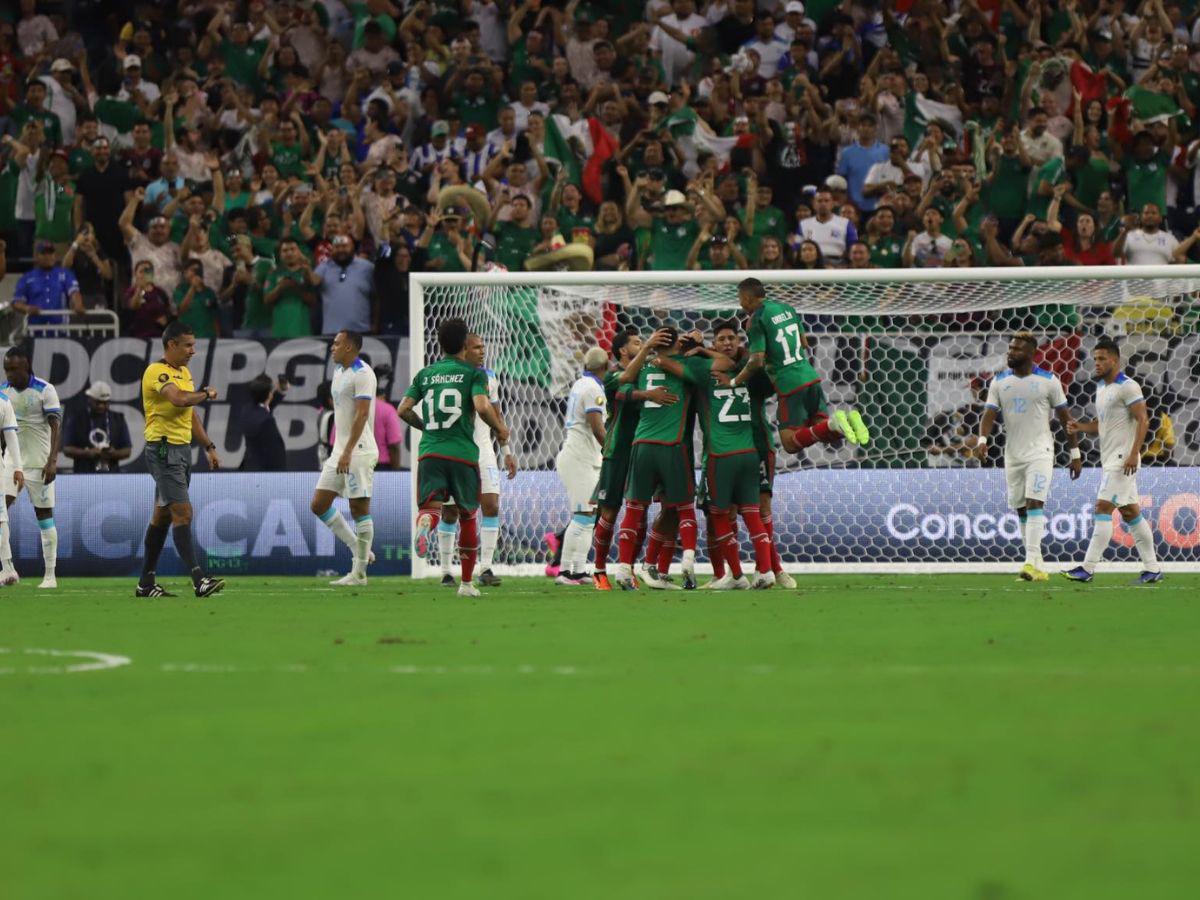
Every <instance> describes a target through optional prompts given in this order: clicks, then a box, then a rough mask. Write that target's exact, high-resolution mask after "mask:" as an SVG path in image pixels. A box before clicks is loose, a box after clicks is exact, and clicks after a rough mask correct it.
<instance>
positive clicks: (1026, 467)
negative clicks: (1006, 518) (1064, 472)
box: [1004, 459, 1054, 509]
mask: <svg viewBox="0 0 1200 900" xmlns="http://www.w3.org/2000/svg"><path fill="white" fill-rule="evenodd" d="M1053 474H1054V460H1052V459H1035V460H1033V461H1032V462H1026V463H1010V462H1008V461H1005V463H1004V477H1005V479H1006V480H1007V481H1008V505H1009V506H1010V507H1012V508H1013V509H1021V508H1022V507H1024V506H1025V501H1026V500H1040V501H1042V502H1043V503H1045V502H1046V499H1047V498H1048V497H1049V496H1050V478H1051V476H1052V475H1053Z"/></svg>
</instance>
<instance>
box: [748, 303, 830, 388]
mask: <svg viewBox="0 0 1200 900" xmlns="http://www.w3.org/2000/svg"><path fill="white" fill-rule="evenodd" d="M803 335H804V320H803V319H801V318H800V314H799V313H798V312H796V310H794V309H792V307H790V306H788V305H787V304H786V303H779V302H777V301H775V300H764V301H763V305H762V306H760V307H759V308H758V309H756V310H755V311H754V315H752V316H751V317H750V327H749V328H748V329H747V336H748V337H749V339H750V352H751V353H765V354H766V355H767V374H768V375H769V376H770V377H771V380H772V381H773V382H775V390H776V391H777V392H778V394H779V396H781V397H786V396H787V395H788V394H790V393H792V392H793V391H797V390H799V389H800V388H802V387H805V386H807V385H810V384H812V383H813V382H814V381H820V380H821V376H820V375H818V374H817V370H816V369H814V368H813V366H812V363H810V362H809V361H808V356H807V355H806V354H805V352H804V344H803V343H802V341H801V338H802V336H803Z"/></svg>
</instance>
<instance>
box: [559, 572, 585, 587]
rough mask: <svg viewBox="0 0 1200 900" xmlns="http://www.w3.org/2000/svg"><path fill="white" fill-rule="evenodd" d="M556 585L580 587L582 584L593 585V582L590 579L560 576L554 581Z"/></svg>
mask: <svg viewBox="0 0 1200 900" xmlns="http://www.w3.org/2000/svg"><path fill="white" fill-rule="evenodd" d="M554 583H555V584H561V585H570V586H572V587H578V586H579V585H581V584H591V583H592V582H591V579H590V578H587V579H581V578H576V577H575V576H574V575H561V574H560V575H559V576H558V577H556V578H555V579H554Z"/></svg>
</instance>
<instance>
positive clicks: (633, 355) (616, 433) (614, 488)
mask: <svg viewBox="0 0 1200 900" xmlns="http://www.w3.org/2000/svg"><path fill="white" fill-rule="evenodd" d="M671 340H673V339H672V338H671V337H670V336H669V334H668V332H666V331H656V332H654V334H652V335H651V336H650V338H649V339H648V340H647V341H645V342H644V343H643V341H642V339H641V337H640V336H639V335H638V334H636V333H634V332H632V331H620V332H618V333H617V334H616V335H615V336H614V337H613V342H612V355H613V359H614V360H615V361H616V364H617V367H616V369H615V370H613V371H611V372H609V373H608V374H607V375H605V376H604V400H605V406H606V407H607V408H608V410H609V415H608V421H607V422H606V423H605V425H604V450H603V454H602V455H603V459H602V461H601V463H600V475H599V477H598V478H597V480H596V490H595V501H596V509H597V515H596V526H595V528H596V530H595V531H594V532H593V536H592V551H593V552H592V559H593V569H594V571H593V574H592V582H593V583H594V584H595V586H596V590H598V591H611V590H612V582H611V581H609V579H608V571H607V570H608V554H609V551H610V550H611V548H612V540H613V529H614V527H615V525H616V522H617V513H619V512H620V511H621V503H622V501H623V499H624V496H625V482H626V480H627V478H628V475H629V460H630V457H631V456H632V455H633V435H634V432H635V431H637V426H638V419H639V417H640V416H641V412H642V403H641V401H643V400H653V401H654V402H655V403H658V404H660V405H662V406H670V405H671V404H673V403H675V402H676V401H678V400H679V397H678V396H676V395H675V394H672V393H671V392H670V391H667V390H664V389H663V388H655V389H653V390H648V391H639V390H638V389H637V387H636V386H635V385H633V384H629V383H626V382H622V381H621V374H622V373H623V372H624V371H625V370H626V369H628V368H629V366H630V365H631V364H633V363H634V361H635V360H636V361H637V366H638V367H639V368H640V367H641V366H642V364H643V363H644V362H645V361H646V357H647V356H649V355H650V354H651V353H653V352H654V350H655V348H656V347H657V346H658V345H659V344H660V343H670V341H671ZM637 543H638V544H641V539H640V538H638V539H637Z"/></svg>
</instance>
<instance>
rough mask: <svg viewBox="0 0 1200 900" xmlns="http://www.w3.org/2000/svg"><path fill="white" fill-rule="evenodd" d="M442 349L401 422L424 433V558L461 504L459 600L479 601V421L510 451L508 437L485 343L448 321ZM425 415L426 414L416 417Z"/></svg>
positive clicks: (407, 399)
mask: <svg viewBox="0 0 1200 900" xmlns="http://www.w3.org/2000/svg"><path fill="white" fill-rule="evenodd" d="M438 344H439V345H440V346H441V348H442V353H443V354H444V355H445V356H444V358H443V359H441V360H439V361H438V362H436V363H434V364H433V365H431V366H426V367H425V368H423V369H422V370H421V371H420V372H418V373H417V375H416V377H415V378H414V379H413V381H412V384H411V385H409V388H408V390H407V391H405V392H404V399H403V400H401V401H400V408H399V410H398V412H399V413H400V418H401V419H403V420H404V421H405V422H407V423H408V424H409V425H411V426H412V427H413V428H416V429H417V430H418V431H420V432H421V444H420V447H419V448H418V451H417V499H418V503H419V509H420V512H419V514H418V516H417V534H416V544H417V554H418V555H419V556H421V557H424V556H426V555H427V554H428V552H429V546H430V544H431V541H430V535H431V534H432V533H433V530H434V529H435V528H436V527H437V524H438V519H439V518H440V517H441V512H442V503H443V502H445V501H446V500H448V499H449V498H450V497H453V498H454V502H455V505H456V506H457V507H458V556H459V562H460V564H461V566H462V583H461V584H460V585H459V586H458V595H459V596H460V597H478V596H479V589H478V588H476V587H475V585H474V584H472V583H471V577H472V575H473V573H474V569H475V554H476V552H477V551H478V550H479V528H478V522H477V518H476V511H477V510H478V509H479V445H478V444H477V443H475V417H476V416H479V417H480V418H481V419H483V421H484V422H485V423H487V425H488V426H489V427H490V428H491V429H492V432H493V433H494V434H495V435H496V439H497V440H498V441H499V442H500V443H501V445H503V444H507V443H508V429H507V428H506V427H505V426H504V423H503V422H502V421H500V418H499V417H498V416H497V415H496V411H495V409H494V408H493V407H492V404H491V401H490V400H489V397H488V381H487V373H486V372H485V371H484V370H483V368H482V366H483V338H481V337H479V335H476V334H469V332H468V329H467V323H466V322H464V321H463V320H462V319H447V320H446V321H445V322H443V323H442V324H441V325H440V326H439V327H438ZM418 407H420V409H421V414H418V413H417V408H418Z"/></svg>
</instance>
